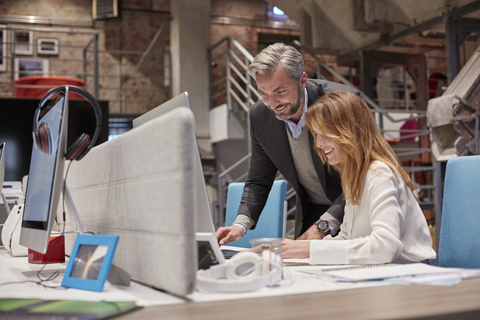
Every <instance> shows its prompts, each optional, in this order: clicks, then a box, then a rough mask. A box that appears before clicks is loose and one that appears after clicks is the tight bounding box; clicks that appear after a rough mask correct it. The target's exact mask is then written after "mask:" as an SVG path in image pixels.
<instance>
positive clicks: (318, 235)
mask: <svg viewBox="0 0 480 320" xmlns="http://www.w3.org/2000/svg"><path fill="white" fill-rule="evenodd" d="M324 237H325V233H323V232H320V231H318V230H317V227H316V226H315V225H312V226H311V227H310V228H308V230H307V231H305V232H304V233H303V234H302V235H300V237H298V238H297V240H320V239H323V238H324Z"/></svg>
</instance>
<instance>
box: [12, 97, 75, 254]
mask: <svg viewBox="0 0 480 320" xmlns="http://www.w3.org/2000/svg"><path fill="white" fill-rule="evenodd" d="M66 119H68V99H66V98H65V96H64V94H63V93H62V92H61V93H59V95H58V96H57V97H56V98H55V99H53V100H50V102H49V103H48V105H46V106H45V107H43V108H42V111H41V113H40V115H39V117H38V120H35V121H36V123H34V125H35V126H36V127H38V125H39V124H40V123H45V124H47V125H48V126H49V128H50V133H51V137H52V139H51V146H52V152H51V154H47V153H45V152H43V151H41V150H40V149H38V148H37V147H36V146H35V144H34V145H33V147H32V157H31V161H30V171H29V175H28V181H27V188H26V192H25V204H24V212H23V219H22V228H21V231H20V244H21V245H22V246H25V247H27V248H29V249H32V250H34V251H37V252H39V253H42V254H44V253H46V251H47V248H48V243H49V240H50V233H51V231H52V227H53V225H54V220H55V217H56V211H57V207H58V203H59V200H60V195H61V193H62V188H63V185H64V164H65V147H66V140H67V121H66Z"/></svg>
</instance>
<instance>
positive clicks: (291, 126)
mask: <svg viewBox="0 0 480 320" xmlns="http://www.w3.org/2000/svg"><path fill="white" fill-rule="evenodd" d="M304 90H305V103H304V104H303V113H302V117H301V118H300V121H298V124H297V123H295V122H293V121H292V120H283V121H284V122H285V125H286V126H287V129H288V131H289V132H290V134H291V136H292V138H293V139H295V140H297V139H298V138H299V137H300V135H301V134H302V131H303V129H305V112H307V106H308V94H307V88H305V89H304Z"/></svg>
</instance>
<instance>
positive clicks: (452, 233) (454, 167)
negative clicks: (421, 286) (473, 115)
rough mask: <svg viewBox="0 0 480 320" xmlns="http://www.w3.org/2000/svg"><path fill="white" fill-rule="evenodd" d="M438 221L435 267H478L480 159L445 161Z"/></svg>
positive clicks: (464, 158)
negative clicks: (440, 213)
mask: <svg viewBox="0 0 480 320" xmlns="http://www.w3.org/2000/svg"><path fill="white" fill-rule="evenodd" d="M441 222H442V223H441V225H440V239H439V248H438V264H439V265H440V266H441V267H457V268H480V156H462V157H457V158H452V159H450V160H448V162H447V167H446V171H445V182H444V189H443V209H442V221H441Z"/></svg>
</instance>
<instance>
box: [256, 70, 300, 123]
mask: <svg viewBox="0 0 480 320" xmlns="http://www.w3.org/2000/svg"><path fill="white" fill-rule="evenodd" d="M256 82H257V88H258V91H259V92H260V95H261V96H262V100H263V103H264V104H265V105H266V106H267V107H268V108H269V109H270V110H272V111H273V112H274V113H275V116H276V117H277V118H278V119H280V120H287V119H290V120H292V121H294V122H296V123H298V121H299V120H300V118H301V117H302V113H303V104H304V101H305V100H304V98H305V95H304V90H305V86H306V84H307V74H306V73H305V72H304V73H302V76H301V77H300V85H297V82H296V81H295V79H292V78H290V77H288V76H287V73H286V72H285V70H284V69H283V67H278V68H277V70H275V71H274V72H272V73H269V74H265V75H257V76H256ZM301 107H302V108H301Z"/></svg>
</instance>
